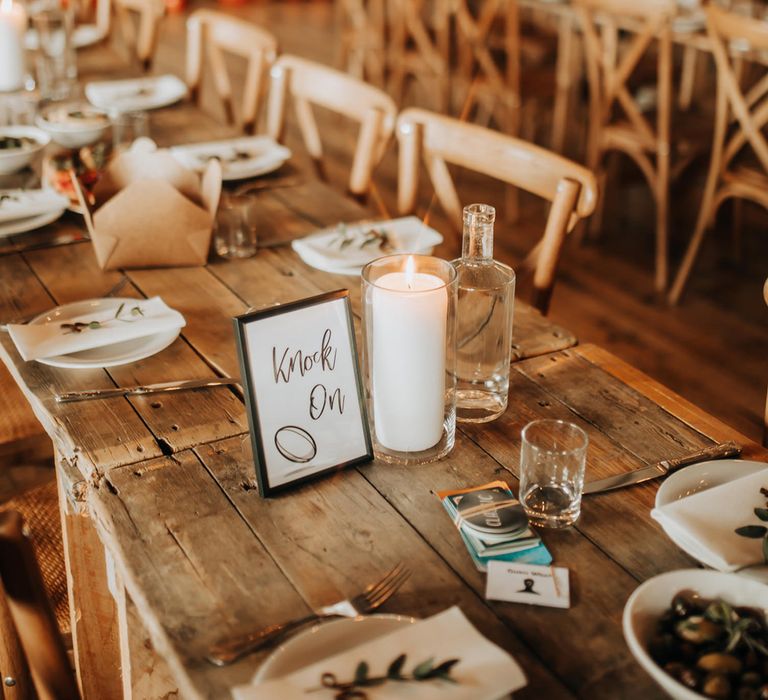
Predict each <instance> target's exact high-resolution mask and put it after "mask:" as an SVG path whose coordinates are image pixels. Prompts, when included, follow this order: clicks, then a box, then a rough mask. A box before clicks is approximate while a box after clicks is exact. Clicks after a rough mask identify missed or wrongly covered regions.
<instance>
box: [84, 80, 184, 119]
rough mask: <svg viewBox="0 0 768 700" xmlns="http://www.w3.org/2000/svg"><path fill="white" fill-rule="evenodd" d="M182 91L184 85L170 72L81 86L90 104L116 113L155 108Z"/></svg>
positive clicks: (177, 98)
mask: <svg viewBox="0 0 768 700" xmlns="http://www.w3.org/2000/svg"><path fill="white" fill-rule="evenodd" d="M186 94H187V86H186V84H185V83H184V82H183V81H182V80H180V79H179V78H177V77H176V76H175V75H173V74H171V73H167V74H165V75H155V76H150V77H147V78H130V79H128V80H99V81H95V82H92V83H87V84H86V86H85V96H86V97H87V98H88V101H89V102H90V103H91V104H92V105H93V106H94V107H99V108H100V109H107V110H113V111H117V112H129V111H140V110H143V109H155V108H156V107H159V106H163V105H168V104H173V103H174V102H176V101H178V100H180V99H181V98H182V97H184V96H185V95H186Z"/></svg>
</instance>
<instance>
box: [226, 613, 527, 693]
mask: <svg viewBox="0 0 768 700" xmlns="http://www.w3.org/2000/svg"><path fill="white" fill-rule="evenodd" d="M400 654H406V656H407V658H406V662H405V667H404V669H403V671H404V673H410V672H411V670H412V669H413V667H414V666H415V665H416V664H419V663H421V662H422V661H426V660H427V659H429V658H433V659H434V660H435V663H440V662H442V661H446V660H448V659H455V658H458V659H460V661H459V663H458V664H456V665H455V666H454V667H453V669H452V670H451V676H452V677H453V678H454V679H455V680H456V681H457V683H448V682H446V681H440V680H434V681H424V682H418V683H416V682H414V683H400V682H390V683H385V684H383V685H380V686H376V687H371V688H365V692H366V693H367V695H368V697H369V698H370V700H403V698H408V699H409V700H437V699H438V698H439V699H440V700H497V699H498V698H500V697H503V696H505V695H506V694H508V693H511V692H513V691H515V690H517V689H518V688H522V687H523V686H524V685H525V684H526V679H525V676H524V675H523V672H522V670H521V669H520V667H519V666H518V665H517V662H516V661H515V660H514V659H513V658H512V657H511V656H509V654H507V652H505V651H504V650H503V649H500V648H499V647H497V646H496V645H495V644H492V643H491V642H489V641H488V640H487V639H486V638H485V637H483V635H481V634H480V633H479V632H478V631H477V630H476V629H475V628H474V627H473V626H472V625H471V624H470V623H469V621H468V620H467V618H466V617H464V613H462V612H461V610H459V608H457V607H453V608H450V609H449V610H446V611H445V612H442V613H440V614H438V615H435V616H434V617H430V618H429V619H427V620H424V621H422V622H418V623H416V624H414V625H408V626H407V627H403V628H401V629H398V630H396V631H394V632H392V633H390V634H387V635H384V636H382V637H378V638H376V639H373V640H371V641H370V642H366V643H365V644H361V645H360V646H358V647H355V648H354V649H350V650H349V651H345V652H343V653H341V654H337V655H336V656H333V657H330V658H328V659H324V660H322V661H319V662H317V663H315V664H312V665H311V666H307V667H306V668H303V669H301V670H300V671H296V672H295V673H292V674H290V675H288V676H285V677H284V678H279V679H276V680H272V681H268V682H266V683H263V684H261V685H256V686H254V685H245V686H239V687H236V688H234V689H233V697H234V699H235V700H275V698H279V699H280V700H307V698H315V699H316V700H329V699H330V698H333V697H334V692H333V691H332V690H318V691H316V692H313V693H309V694H308V693H307V690H308V689H310V688H317V687H318V686H320V677H321V675H322V674H323V673H325V672H326V671H327V672H330V673H334V674H335V675H336V677H337V679H338V680H339V681H348V680H351V679H352V678H353V677H354V674H355V668H356V667H357V665H358V663H359V662H360V661H366V662H368V664H369V667H370V670H369V676H371V677H374V676H381V675H385V674H386V670H387V667H388V666H389V664H390V663H391V662H392V661H393V660H394V659H396V658H397V657H398V656H399V655H400Z"/></svg>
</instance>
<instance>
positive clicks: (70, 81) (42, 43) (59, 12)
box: [32, 5, 77, 100]
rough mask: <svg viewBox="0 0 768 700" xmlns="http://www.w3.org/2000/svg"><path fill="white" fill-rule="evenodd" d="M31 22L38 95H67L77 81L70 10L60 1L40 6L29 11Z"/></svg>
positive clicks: (61, 98)
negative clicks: (36, 44) (36, 42)
mask: <svg viewBox="0 0 768 700" xmlns="http://www.w3.org/2000/svg"><path fill="white" fill-rule="evenodd" d="M32 24H33V26H34V28H35V32H36V33H37V41H38V50H37V56H36V58H35V68H36V72H37V83H38V87H39V89H40V96H41V97H42V98H43V99H50V100H64V99H68V98H69V97H71V94H72V91H73V89H74V87H75V84H76V81H77V58H76V56H75V47H74V44H73V43H72V32H73V29H74V13H73V10H72V8H71V7H68V8H64V7H61V6H59V5H55V6H53V5H52V6H46V7H43V8H41V9H40V10H38V11H37V12H35V13H34V14H33V15H32Z"/></svg>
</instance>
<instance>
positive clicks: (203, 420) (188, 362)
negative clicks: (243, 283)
mask: <svg viewBox="0 0 768 700" xmlns="http://www.w3.org/2000/svg"><path fill="white" fill-rule="evenodd" d="M27 259H28V260H29V263H30V266H31V268H32V270H33V271H34V273H35V274H36V275H37V277H38V278H39V279H40V280H41V281H42V282H43V284H44V285H45V286H46V288H47V289H48V290H49V291H50V292H51V293H52V294H53V296H54V297H55V298H56V300H57V301H58V302H59V303H68V302H71V301H75V300H80V299H89V298H96V297H99V296H102V295H103V294H104V293H105V292H106V291H108V290H109V289H111V288H112V287H113V286H114V284H115V283H116V282H118V281H119V280H120V279H121V277H123V275H122V273H119V272H103V271H102V270H100V269H99V267H98V264H97V262H96V257H95V255H94V253H93V249H92V247H91V246H90V244H84V245H82V246H68V247H67V248H66V249H65V250H50V249H49V250H40V251H35V252H34V253H29V254H27ZM183 291H184V290H183V289H182V290H181V292H182V293H183ZM119 296H121V297H130V298H136V299H141V298H142V295H141V294H139V293H138V291H137V290H136V289H135V288H134V287H133V286H131V285H127V286H126V287H125V288H124V289H123V290H122V291H120V292H119ZM166 302H167V300H166ZM171 305H172V306H174V305H173V304H171ZM108 374H109V375H110V376H111V377H112V379H113V381H114V383H115V384H116V385H117V386H135V385H138V384H151V383H155V382H166V381H174V380H183V379H204V378H208V377H213V376H215V374H214V372H212V371H211V369H210V367H209V366H208V365H207V364H206V363H205V362H204V361H203V360H202V359H201V358H200V357H199V356H198V355H197V353H195V352H194V350H193V349H192V348H191V347H190V346H189V345H188V344H187V343H186V342H184V340H183V338H180V339H178V340H176V341H175V342H174V343H172V344H171V345H170V346H169V347H168V348H166V349H165V350H163V351H162V352H161V353H158V354H156V355H153V356H152V357H148V358H146V359H144V360H140V361H138V362H133V363H130V364H128V365H123V366H119V367H112V368H110V369H109V370H108ZM126 400H127V401H129V402H130V404H131V405H132V406H133V407H134V409H135V410H136V412H137V413H138V415H139V416H140V417H141V419H142V421H143V422H144V423H145V424H146V426H147V427H148V428H149V430H150V431H151V432H152V435H153V436H154V438H155V439H156V440H157V441H158V443H159V445H160V448H161V449H162V450H163V451H164V452H178V451H180V450H183V449H186V448H188V447H192V446H194V445H197V444H200V443H202V442H209V441H211V440H215V439H218V438H221V437H224V436H227V435H237V434H241V433H244V432H246V431H247V429H248V424H247V419H246V416H245V410H244V407H243V404H242V401H240V399H239V397H238V396H236V395H235V394H234V393H233V392H232V391H230V390H229V389H227V388H217V389H205V390H200V391H188V392H182V393H178V394H164V395H154V396H135V397H129V398H128V399H125V398H123V397H116V398H111V399H103V400H99V401H96V402H95V404H96V405H97V406H119V405H121V404H123V403H125V401H126ZM70 408H71V405H66V406H56V407H55V409H56V410H57V411H58V412H60V413H61V414H62V415H66V414H67V412H68V411H69V410H70ZM87 428H88V426H87V425H85V426H83V429H87Z"/></svg>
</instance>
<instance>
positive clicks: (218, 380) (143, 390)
mask: <svg viewBox="0 0 768 700" xmlns="http://www.w3.org/2000/svg"><path fill="white" fill-rule="evenodd" d="M239 383H240V380H239V379H235V378H233V377H213V378H211V379H188V380H186V381H180V382H161V383H160V384H145V385H143V386H127V387H116V388H114V389H93V390H91V391H70V392H68V393H66V394H56V396H55V397H54V398H55V399H56V403H72V402H73V401H88V400H89V399H108V398H110V397H112V396H140V395H142V394H160V393H164V392H171V391H186V390H188V389H202V388H205V387H214V386H227V385H231V384H239Z"/></svg>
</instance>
